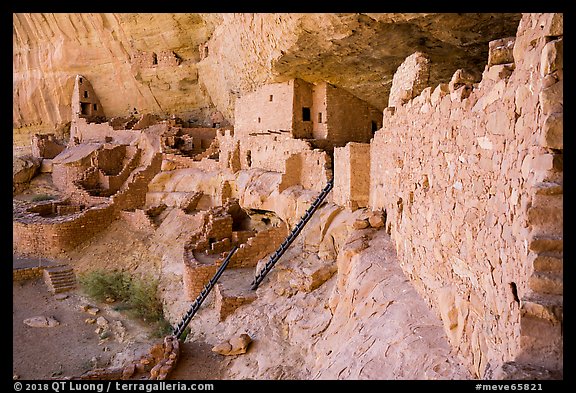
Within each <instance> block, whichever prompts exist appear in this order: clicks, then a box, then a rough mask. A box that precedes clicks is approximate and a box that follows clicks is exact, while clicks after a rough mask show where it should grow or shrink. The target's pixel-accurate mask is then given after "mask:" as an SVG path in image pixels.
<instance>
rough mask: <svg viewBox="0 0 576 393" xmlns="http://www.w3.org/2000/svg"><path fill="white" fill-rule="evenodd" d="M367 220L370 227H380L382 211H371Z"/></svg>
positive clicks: (382, 219) (382, 220) (381, 224)
mask: <svg viewBox="0 0 576 393" xmlns="http://www.w3.org/2000/svg"><path fill="white" fill-rule="evenodd" d="M368 222H369V223H370V226H371V227H372V228H382V227H383V226H384V216H383V215H382V213H377V212H373V213H372V214H370V216H369V217H368Z"/></svg>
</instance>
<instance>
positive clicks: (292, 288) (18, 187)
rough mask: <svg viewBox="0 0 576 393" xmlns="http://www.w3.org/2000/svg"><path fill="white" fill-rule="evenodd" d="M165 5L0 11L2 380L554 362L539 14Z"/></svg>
mask: <svg viewBox="0 0 576 393" xmlns="http://www.w3.org/2000/svg"><path fill="white" fill-rule="evenodd" d="M171 18H172V19H170V20H168V19H167V18H166V17H165V16H163V15H162V14H158V15H155V14H154V15H152V14H151V15H148V14H131V15H130V16H129V15H128V14H125V15H124V14H45V15H40V16H39V14H14V16H13V26H14V30H13V31H14V33H13V34H14V43H15V49H14V55H13V63H14V109H13V111H14V126H13V135H14V139H13V141H14V145H13V152H14V154H13V223H12V225H13V261H14V262H13V289H14V292H13V293H14V295H13V304H14V306H13V307H14V314H13V315H14V321H13V326H14V336H13V359H14V360H13V373H14V378H15V379H19V378H21V379H46V378H56V379H58V378H64V379H66V378H74V379H85V380H88V379H127V380H128V379H132V380H136V379H381V380H382V379H443V380H446V379H447V380H455V379H487V380H534V379H563V15H562V14H557V13H543V14H530V13H525V14H307V15H301V14H181V15H180V14H176V15H173V16H172V17H171ZM69 24H72V25H74V26H76V28H74V29H73V30H74V33H73V32H72V30H70V29H71V28H70V27H69ZM120 24H122V26H124V27H123V29H119V25H120ZM143 24H146V25H147V26H148V27H149V31H148V32H147V33H146V34H147V35H142V34H143V33H142V32H141V31H140V28H141V26H142V25H143ZM435 26H436V27H435ZM46 29H49V30H51V31H52V32H53V34H52V35H50V34H45V33H44V31H45V30H46ZM166 31H169V32H171V33H170V34H166V35H163V34H162V32H166ZM265 32H267V33H265ZM440 32H442V34H440ZM172 33H173V34H172ZM177 33H179V34H177ZM69 35H70V37H72V36H75V38H74V39H73V40H72V39H70V37H69ZM54 37H61V38H62V41H61V46H62V48H61V50H64V51H67V52H66V53H68V54H69V55H70V56H69V60H64V59H62V58H61V57H62V56H61V55H58V54H57V53H56V54H55V53H50V51H49V50H48V51H47V50H45V48H46V47H48V46H50V42H51V40H52V39H56V38H54ZM94 37H99V38H98V39H97V41H98V42H97V43H96V42H94V41H93V40H95V38H94ZM162 37H163V38H162ZM182 37H188V38H187V39H184V38H182ZM386 37H388V40H386V39H385V38H386ZM392 38H394V39H392ZM76 40H77V41H78V42H80V43H84V44H85V45H86V47H87V48H89V49H90V48H91V49H94V48H96V49H94V51H93V52H91V53H90V54H87V53H85V52H84V49H82V48H79V47H77V46H76V44H75V43H73V42H76ZM128 41H130V42H132V46H130V45H128V44H127V42H128ZM182 41H186V43H184V42H182ZM390 42H396V43H398V44H395V45H392V44H390ZM97 48H100V49H97ZM52 50H54V49H53V47H52ZM75 51H76V52H75ZM84 57H85V59H84ZM31 59H32V60H31ZM37 75H42V78H40V79H39V80H38V79H34V78H37ZM95 271H100V272H120V273H122V274H127V275H129V276H130V277H134V278H132V279H131V280H133V281H130V282H133V283H136V282H137V281H136V280H137V278H139V277H140V278H142V279H143V280H148V281H145V282H153V283H154V285H155V286H154V288H155V289H154V294H153V297H154V299H157V300H158V301H159V304H160V308H161V314H162V318H163V320H165V321H166V323H167V324H168V329H167V330H165V331H163V334H161V335H160V336H158V337H155V338H153V337H151V336H145V335H144V333H142V332H143V331H145V330H146V326H147V325H146V324H145V323H143V322H142V323H140V322H138V323H136V322H134V321H132V320H130V319H129V318H127V317H126V315H125V314H122V312H121V311H122V305H121V304H120V302H119V300H118V299H115V298H114V297H113V296H111V295H108V296H107V297H106V300H105V301H102V302H99V301H97V300H94V299H90V298H89V297H88V296H87V290H86V288H85V286H84V285H85V284H84V282H86V279H85V277H88V276H89V274H91V273H94V272H95ZM142 285H144V284H142ZM27 293H28V294H29V295H26V294H27ZM32 293H34V295H30V294H32ZM26 296H29V298H27V297H26ZM30 296H32V297H30ZM34 296H35V297H36V298H37V297H43V298H44V302H43V301H40V302H36V301H35V300H34V299H36V298H35V297H34ZM27 299H28V300H27ZM26 302H29V303H26ZM88 303H90V304H88ZM31 304H34V306H31ZM54 304H55V305H54ZM42 307H44V308H42ZM50 307H52V308H50ZM79 307H80V311H78V310H79ZM91 310H92V311H91ZM51 312H52V314H50V313H51ZM34 313H35V314H34ZM38 314H41V315H38ZM92 316H93V317H94V318H92ZM23 319H24V323H22V320H23ZM148 322H149V321H148ZM95 328H96V332H97V333H96V334H97V338H94V337H95V336H94V334H93V333H91V330H94V329H95ZM72 331H74V332H75V333H74V334H76V335H78V334H84V336H78V340H81V342H86V343H88V342H94V345H93V348H96V349H90V348H92V347H90V346H89V345H88V344H85V345H84V347H83V348H84V349H82V346H83V344H82V343H81V342H78V344H77V348H76V347H74V345H76V344H75V343H74V342H73V340H71V339H66V337H73V336H67V335H71V334H73V333H72ZM78 332H80V333H78ZM93 336H94V337H93ZM35 337H40V338H41V340H40V341H42V342H43V343H42V345H36V344H35V342H36V341H37V339H36V338H35ZM74 337H76V336H74ZM57 340H64V341H62V342H67V346H70V347H71V349H70V351H71V352H70V353H74V355H69V359H68V360H67V359H66V356H65V355H62V356H60V355H57V354H55V353H52V352H50V351H51V350H54V351H56V350H55V349H54V347H52V349H50V346H49V344H50V342H54V343H56V342H58V341H57ZM90 340H96V341H90ZM90 345H91V344H90ZM100 348H108V349H107V350H106V349H104V350H102V349H100ZM206 348H208V349H206ZM83 351H84V352H83ZM91 351H92V352H91ZM56 352H57V351H56ZM51 356H56V358H55V359H58V360H56V362H60V363H59V364H60V366H59V367H60V369H59V370H53V369H49V365H47V364H44V365H41V364H38V365H33V366H32V365H31V363H30V362H31V359H36V360H37V361H39V362H38V363H46V362H45V360H44V359H43V358H42V357H45V358H46V359H48V358H50V357H51ZM58 356H60V357H58ZM194 356H196V357H194ZM194 362H196V363H194ZM54 364H55V363H54ZM201 364H203V366H202V367H203V368H202V367H201V366H200V365H201ZM195 365H196V368H195ZM192 369H195V370H196V371H195V372H196V374H190V373H191V372H192V371H190V370H192ZM202 373H204V374H202Z"/></svg>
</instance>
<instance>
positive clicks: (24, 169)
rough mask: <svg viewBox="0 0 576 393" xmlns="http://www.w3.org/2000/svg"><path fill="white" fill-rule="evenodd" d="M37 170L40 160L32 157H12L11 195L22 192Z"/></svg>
mask: <svg viewBox="0 0 576 393" xmlns="http://www.w3.org/2000/svg"><path fill="white" fill-rule="evenodd" d="M38 168H40V160H38V159H36V158H34V157H31V156H23V157H17V156H12V193H13V194H16V193H19V192H21V191H23V190H24V189H25V188H26V187H27V186H28V183H29V182H30V180H32V178H33V177H34V176H35V175H36V173H37V172H38Z"/></svg>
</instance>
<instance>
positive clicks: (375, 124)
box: [372, 120, 378, 132]
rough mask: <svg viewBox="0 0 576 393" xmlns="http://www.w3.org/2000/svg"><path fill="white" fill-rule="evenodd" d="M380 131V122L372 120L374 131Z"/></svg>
mask: <svg viewBox="0 0 576 393" xmlns="http://www.w3.org/2000/svg"><path fill="white" fill-rule="evenodd" d="M376 131H378V123H376V122H375V121H374V120H372V132H376Z"/></svg>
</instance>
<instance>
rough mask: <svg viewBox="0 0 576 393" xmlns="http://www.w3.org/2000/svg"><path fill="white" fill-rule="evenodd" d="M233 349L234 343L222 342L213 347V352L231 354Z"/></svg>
mask: <svg viewBox="0 0 576 393" xmlns="http://www.w3.org/2000/svg"><path fill="white" fill-rule="evenodd" d="M231 351H232V345H231V344H230V342H228V341H224V342H221V343H219V344H216V345H215V346H214V347H212V352H216V353H219V354H220V355H229V354H230V352H231Z"/></svg>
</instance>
